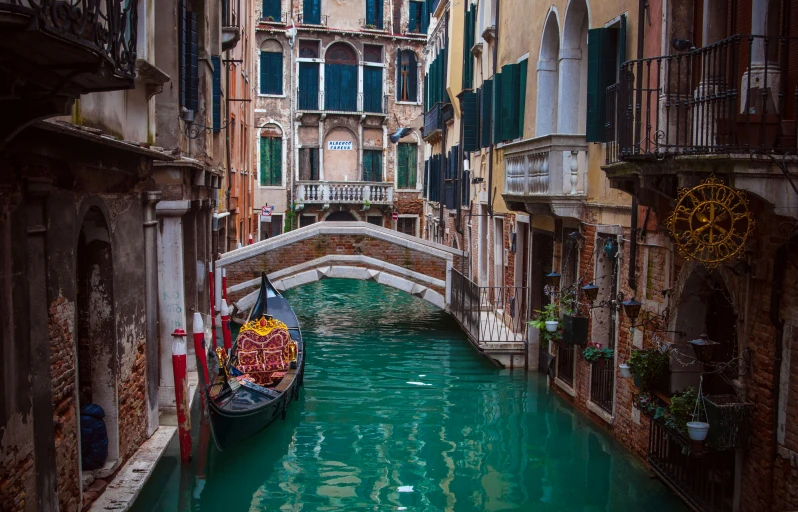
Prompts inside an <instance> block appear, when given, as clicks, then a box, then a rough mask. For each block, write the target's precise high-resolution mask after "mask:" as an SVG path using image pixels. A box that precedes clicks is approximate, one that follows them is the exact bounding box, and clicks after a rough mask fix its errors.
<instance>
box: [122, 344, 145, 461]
mask: <svg viewBox="0 0 798 512" xmlns="http://www.w3.org/2000/svg"><path fill="white" fill-rule="evenodd" d="M145 347H146V345H145V343H144V340H140V341H139V343H138V345H137V346H136V359H135V362H134V363H133V366H132V368H131V371H130V374H129V376H128V378H127V379H125V380H123V381H122V382H120V383H119V455H120V457H122V458H123V459H128V458H130V456H132V455H133V454H134V453H135V452H136V450H138V448H139V446H141V444H142V443H143V442H144V441H146V437H147V398H146V387H145V385H146V383H145V372H146V366H147V365H146V350H145Z"/></svg>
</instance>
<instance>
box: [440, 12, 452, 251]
mask: <svg viewBox="0 0 798 512" xmlns="http://www.w3.org/2000/svg"><path fill="white" fill-rule="evenodd" d="M443 40H444V41H446V42H447V43H448V42H449V12H448V11H447V12H446V17H445V20H444V22H443ZM446 51H447V52H448V51H449V49H448V48H446ZM450 64H451V63H450V62H449V59H448V56H447V59H446V74H447V75H448V74H449V65H450ZM446 95H447V96H448V95H449V93H448V92H446ZM440 108H441V109H443V105H441V107H440ZM440 116H441V122H442V123H443V112H442V111H441V113H440ZM446 160H447V159H446V123H444V125H443V126H441V173H440V176H439V178H438V179H439V180H440V181H439V183H440V187H439V188H438V190H439V191H440V197H439V198H438V200H439V201H440V204H439V206H440V217H439V219H438V243H440V244H442V243H443V235H444V233H446V224H444V222H443V209H444V202H445V201H444V197H445V194H444V188H445V186H446V182H445V180H444V178H443V176H444V173H445V170H446V164H447V161H446Z"/></svg>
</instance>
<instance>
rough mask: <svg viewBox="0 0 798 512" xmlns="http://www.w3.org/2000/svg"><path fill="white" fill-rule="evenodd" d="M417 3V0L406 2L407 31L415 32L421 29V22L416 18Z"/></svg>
mask: <svg viewBox="0 0 798 512" xmlns="http://www.w3.org/2000/svg"><path fill="white" fill-rule="evenodd" d="M419 5H420V4H418V3H417V2H410V3H409V4H408V7H409V12H408V19H407V31H408V32H411V33H412V32H416V31H418V30H420V29H421V23H420V20H419V19H418V14H419V13H418V6H419Z"/></svg>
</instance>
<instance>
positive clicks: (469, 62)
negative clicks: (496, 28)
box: [463, 6, 477, 89]
mask: <svg viewBox="0 0 798 512" xmlns="http://www.w3.org/2000/svg"><path fill="white" fill-rule="evenodd" d="M476 20H477V11H476V9H474V7H473V6H469V7H468V11H466V17H465V33H464V34H463V89H471V87H473V83H474V56H473V55H471V48H472V47H473V46H474V43H475V34H474V32H475V30H476Z"/></svg>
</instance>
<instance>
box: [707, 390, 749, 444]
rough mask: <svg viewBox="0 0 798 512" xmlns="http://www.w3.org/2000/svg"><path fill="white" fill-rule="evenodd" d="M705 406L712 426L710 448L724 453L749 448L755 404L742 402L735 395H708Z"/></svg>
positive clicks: (709, 437)
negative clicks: (734, 449)
mask: <svg viewBox="0 0 798 512" xmlns="http://www.w3.org/2000/svg"><path fill="white" fill-rule="evenodd" d="M704 405H705V406H706V411H707V423H709V425H710V427H709V434H708V435H707V445H708V446H709V447H710V448H713V449H715V450H721V451H722V450H730V449H733V448H745V447H746V446H748V438H749V437H750V435H751V415H752V413H753V410H754V404H752V403H746V402H742V401H741V400H740V399H739V398H737V396H735V395H707V396H706V397H705V398H704Z"/></svg>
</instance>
